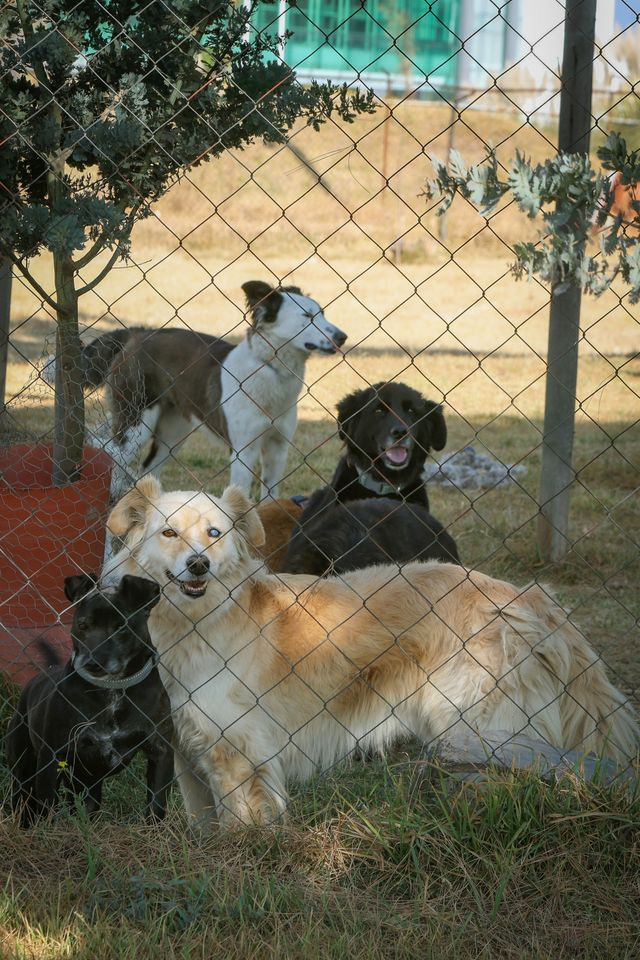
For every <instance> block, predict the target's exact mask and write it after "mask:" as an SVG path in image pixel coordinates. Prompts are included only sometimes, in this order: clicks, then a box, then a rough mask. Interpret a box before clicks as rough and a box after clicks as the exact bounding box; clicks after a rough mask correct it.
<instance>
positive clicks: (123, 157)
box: [0, 0, 373, 261]
mask: <svg viewBox="0 0 640 960" xmlns="http://www.w3.org/2000/svg"><path fill="white" fill-rule="evenodd" d="M271 2H272V3H273V0H271ZM255 6H256V4H255V3H253V4H250V5H249V6H248V7H247V5H246V4H242V3H232V2H226V3H225V2H218V0H172V2H171V3H149V2H147V0H103V2H99V0H79V2H74V3H69V2H68V0H37V2H35V0H16V2H15V3H11V4H3V5H2V9H1V10H0V33H1V35H2V37H3V38H6V39H5V41H4V42H3V44H2V45H1V46H0V107H1V109H0V144H1V147H0V184H1V186H2V189H1V190H0V249H4V250H5V252H11V253H13V254H14V255H17V256H18V257H19V258H20V259H21V260H23V261H24V260H28V259H30V258H32V257H34V256H36V255H37V254H38V253H39V252H40V251H41V250H42V249H47V250H50V251H51V252H53V253H57V254H59V255H61V256H63V257H70V256H72V254H73V253H74V252H75V251H78V250H81V249H82V248H83V247H85V246H86V244H87V242H88V241H94V242H95V241H96V240H98V239H101V241H102V242H101V248H102V249H104V248H105V247H107V248H111V249H114V248H115V247H116V246H118V245H119V251H120V253H122V254H123V255H124V254H126V252H127V244H128V238H129V235H130V233H131V228H132V225H133V222H134V221H135V220H136V219H139V218H140V217H142V216H145V215H146V214H147V213H148V212H149V203H151V202H152V201H154V200H156V199H157V198H158V197H159V196H160V195H161V194H162V193H163V192H164V191H165V190H166V189H167V187H168V186H170V185H171V183H173V182H174V181H175V180H176V178H177V177H179V176H180V175H181V174H183V173H184V172H185V171H186V170H188V169H190V168H191V167H194V166H197V165H198V164H200V163H202V162H203V161H205V160H208V159H211V158H213V157H216V156H218V155H220V154H221V153H222V152H223V151H225V150H228V149H231V148H243V147H245V146H247V145H248V144H251V143H253V142H254V141H255V140H257V139H261V140H263V141H267V142H269V141H271V142H282V141H283V140H284V139H285V137H286V134H287V133H288V131H290V130H291V129H292V127H293V126H294V124H296V123H297V122H298V120H299V119H300V118H304V119H305V120H306V122H307V123H308V124H309V125H311V126H312V127H315V128H317V127H318V126H319V125H320V124H321V123H323V122H324V121H325V120H327V119H328V118H329V117H330V116H331V115H332V114H334V113H335V114H336V115H337V116H339V117H340V118H341V119H342V120H343V121H346V122H350V121H352V120H353V119H354V117H355V116H356V115H357V114H358V113H360V112H362V111H367V112H370V111H372V110H373V102H372V99H371V97H369V96H367V95H364V94H362V93H359V92H357V91H356V92H350V91H347V89H346V87H343V88H342V89H340V90H336V89H334V88H333V87H332V86H331V85H330V84H329V83H326V84H319V83H311V84H307V85H304V86H303V85H302V84H300V83H299V82H298V81H297V80H296V78H295V75H294V74H293V73H292V71H291V70H290V69H289V68H288V67H287V66H286V65H285V64H282V63H281V62H280V61H279V60H277V58H276V57H275V56H274V54H275V52H276V50H277V46H276V38H274V37H273V36H272V35H269V34H263V33H258V32H256V31H255V30H254V29H253V28H252V27H251V26H250V15H251V12H252V9H253V8H254V7H255ZM51 173H53V175H54V177H55V178H56V180H57V181H58V183H57V185H58V187H59V188H60V189H59V191H58V196H57V198H56V199H55V201H54V200H53V199H52V196H51V193H52V182H51V178H50V176H48V175H50V174H51ZM96 252H98V251H96Z"/></svg>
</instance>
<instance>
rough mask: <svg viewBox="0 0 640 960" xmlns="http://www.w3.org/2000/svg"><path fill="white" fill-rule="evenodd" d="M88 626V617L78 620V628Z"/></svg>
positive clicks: (84, 628)
mask: <svg viewBox="0 0 640 960" xmlns="http://www.w3.org/2000/svg"><path fill="white" fill-rule="evenodd" d="M88 626H89V621H88V620H87V618H86V617H80V619H79V620H76V629H78V630H86V629H87V627H88Z"/></svg>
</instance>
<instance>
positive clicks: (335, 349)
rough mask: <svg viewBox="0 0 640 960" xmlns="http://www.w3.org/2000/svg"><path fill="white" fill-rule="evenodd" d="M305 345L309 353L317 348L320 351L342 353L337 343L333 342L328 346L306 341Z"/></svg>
mask: <svg viewBox="0 0 640 960" xmlns="http://www.w3.org/2000/svg"><path fill="white" fill-rule="evenodd" d="M304 346H305V349H306V350H308V351H309V353H311V352H312V351H313V350H317V351H318V353H327V354H333V353H342V351H341V350H340V347H339V346H338V344H337V343H331V344H329V345H328V346H326V347H321V346H319V344H317V343H305V345H304Z"/></svg>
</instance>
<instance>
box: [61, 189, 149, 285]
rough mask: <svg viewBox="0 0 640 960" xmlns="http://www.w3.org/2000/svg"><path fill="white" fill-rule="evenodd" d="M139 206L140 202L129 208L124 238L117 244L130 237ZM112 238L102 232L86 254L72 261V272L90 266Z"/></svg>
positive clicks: (106, 231)
mask: <svg viewBox="0 0 640 960" xmlns="http://www.w3.org/2000/svg"><path fill="white" fill-rule="evenodd" d="M141 206H142V200H139V201H138V202H137V203H134V205H133V206H132V207H131V210H130V211H129V213H128V214H127V217H126V220H125V229H124V236H123V237H121V238H120V241H118V242H119V243H121V242H122V240H128V239H129V237H130V236H131V231H132V230H133V226H134V222H135V217H136V214H137V212H138V210H139V209H140V207H141ZM112 236H113V234H110V233H109V231H108V230H103V231H102V233H101V234H100V236H99V237H98V239H97V240H96V241H95V243H93V244H92V245H91V246H90V247H89V249H88V250H87V252H86V253H85V254H83V255H82V256H81V257H78V259H77V260H74V262H73V266H74V270H75V271H76V272H77V271H78V270H82V269H83V268H84V267H86V266H87V265H88V264H90V263H91V261H92V260H93V259H94V257H96V256H97V255H98V254H99V253H100V251H101V250H102V248H103V247H104V246H105V245H106V244H107V243H109V240H110V239H111V238H112Z"/></svg>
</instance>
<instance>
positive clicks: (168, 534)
mask: <svg viewBox="0 0 640 960" xmlns="http://www.w3.org/2000/svg"><path fill="white" fill-rule="evenodd" d="M162 536H163V537H177V536H178V534H177V533H176V532H175V530H172V529H171V527H167V529H166V530H163V531H162Z"/></svg>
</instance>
